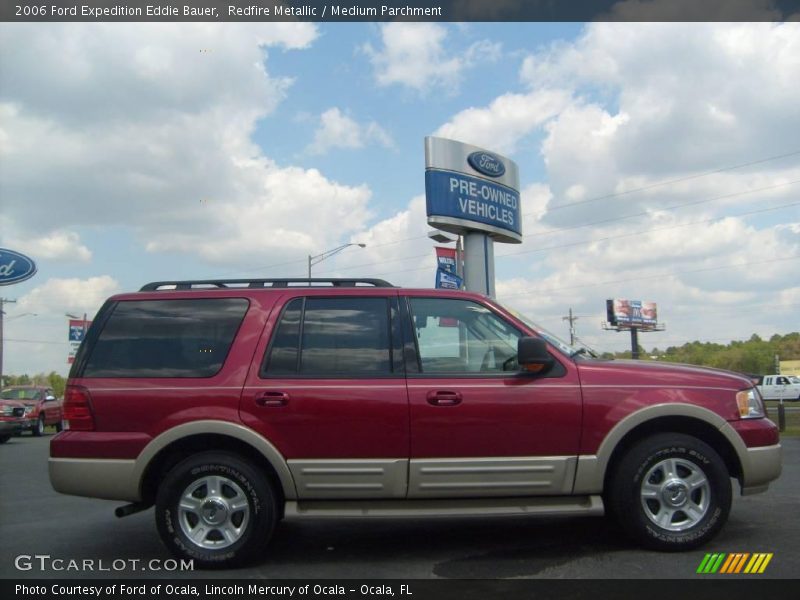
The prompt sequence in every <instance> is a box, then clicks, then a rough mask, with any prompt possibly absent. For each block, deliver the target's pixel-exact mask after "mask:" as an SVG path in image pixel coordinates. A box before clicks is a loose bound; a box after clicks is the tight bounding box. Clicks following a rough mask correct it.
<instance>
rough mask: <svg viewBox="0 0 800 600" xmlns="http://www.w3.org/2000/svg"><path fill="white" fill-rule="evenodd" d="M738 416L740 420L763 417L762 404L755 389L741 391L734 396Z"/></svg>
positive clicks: (759, 395)
mask: <svg viewBox="0 0 800 600" xmlns="http://www.w3.org/2000/svg"><path fill="white" fill-rule="evenodd" d="M736 404H737V405H738V406H739V416H740V417H741V418H742V419H758V418H760V417H763V416H764V403H763V402H762V401H761V394H759V393H758V391H756V389H755V388H751V389H749V390H742V391H741V392H739V393H737V394H736Z"/></svg>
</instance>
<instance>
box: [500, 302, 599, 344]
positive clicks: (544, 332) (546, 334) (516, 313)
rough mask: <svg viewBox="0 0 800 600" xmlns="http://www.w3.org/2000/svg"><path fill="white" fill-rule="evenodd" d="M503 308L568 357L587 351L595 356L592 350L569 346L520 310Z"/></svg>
mask: <svg viewBox="0 0 800 600" xmlns="http://www.w3.org/2000/svg"><path fill="white" fill-rule="evenodd" d="M503 308H505V309H506V310H507V311H508V312H510V313H511V314H512V315H514V316H515V317H517V318H518V319H519V320H520V321H522V322H523V323H525V325H527V326H528V327H530V328H531V329H533V330H534V331H535V332H536V333H538V334H539V335H540V336H542V337H543V338H544V339H545V340H547V342H549V343H550V344H551V345H552V346H555V347H556V348H558V349H559V350H561V352H563V353H564V354H566V355H567V356H570V357H574V356H577V355H578V354H582V353H584V352H586V351H588V353H589V354H591V355H595V352H594V351H592V349H591V348H588V347H582V346H572V345H570V344H568V343H567V342H565V341H564V340H562V339H561V338H560V337H558V336H557V335H556V334H554V333H551V332H550V331H548V330H547V329H545V328H544V327H542V326H541V325H539V324H538V323H536V322H535V321H532V320H531V319H529V318H528V317H526V316H525V315H524V314H522V313H521V312H519V311H518V310H514V309H513V308H511V307H509V306H503Z"/></svg>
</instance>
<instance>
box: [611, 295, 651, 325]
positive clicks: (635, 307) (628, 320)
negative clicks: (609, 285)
mask: <svg viewBox="0 0 800 600" xmlns="http://www.w3.org/2000/svg"><path fill="white" fill-rule="evenodd" d="M606 320H607V321H608V323H609V325H611V326H612V327H639V328H642V329H646V328H648V327H655V326H656V324H657V323H658V307H657V306H656V303H655V302H642V301H641V300H623V299H620V298H613V299H608V300H606Z"/></svg>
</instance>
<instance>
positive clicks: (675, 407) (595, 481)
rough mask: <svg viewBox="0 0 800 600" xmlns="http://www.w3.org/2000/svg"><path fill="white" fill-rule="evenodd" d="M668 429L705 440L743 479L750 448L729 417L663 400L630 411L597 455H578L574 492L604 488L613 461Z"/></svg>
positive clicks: (728, 466)
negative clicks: (747, 447)
mask: <svg viewBox="0 0 800 600" xmlns="http://www.w3.org/2000/svg"><path fill="white" fill-rule="evenodd" d="M667 432H675V433H683V434H686V435H691V436H693V437H696V438H697V439H699V440H701V441H703V442H705V443H706V444H708V445H709V446H711V447H712V448H713V449H714V450H715V451H716V452H717V454H719V455H720V457H721V458H722V460H723V461H724V462H725V466H726V468H727V470H728V473H729V474H730V476H731V477H736V478H737V479H739V480H741V478H742V472H743V467H742V464H743V460H742V459H743V457H744V456H745V454H746V452H747V449H746V447H745V445H744V442H743V441H742V439H741V438H740V437H739V436H738V434H737V433H736V432H735V430H734V429H733V428H732V427H730V425H729V424H728V422H727V421H725V420H724V419H723V418H722V417H720V416H719V415H718V414H717V413H715V412H712V411H710V410H708V409H706V408H702V407H700V406H695V405H685V404H660V405H655V406H650V407H647V408H643V409H641V410H639V411H637V412H635V413H632V414H630V415H628V416H627V417H626V418H625V419H623V420H622V421H620V422H619V423H617V425H616V426H614V428H612V429H611V431H610V432H609V433H608V435H606V437H605V439H604V440H603V442H602V443H601V444H600V447H599V448H598V451H597V454H596V455H595V456H582V457H579V459H578V470H577V473H576V478H575V488H574V493H600V492H602V491H603V490H605V489H606V485H607V484H608V480H609V477H610V476H611V474H612V473H613V472H614V465H615V464H617V462H618V461H619V460H620V458H621V457H622V456H624V455H625V453H626V452H627V451H628V450H629V449H630V448H631V447H632V446H634V445H635V444H636V443H638V442H639V441H641V440H643V439H645V438H646V437H648V436H650V435H653V434H656V433H667Z"/></svg>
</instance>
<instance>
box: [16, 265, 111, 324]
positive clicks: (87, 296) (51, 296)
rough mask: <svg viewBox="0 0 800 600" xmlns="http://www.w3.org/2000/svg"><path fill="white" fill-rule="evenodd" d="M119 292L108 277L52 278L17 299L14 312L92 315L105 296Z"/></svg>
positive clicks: (51, 314)
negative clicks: (16, 310)
mask: <svg viewBox="0 0 800 600" xmlns="http://www.w3.org/2000/svg"><path fill="white" fill-rule="evenodd" d="M119 291H120V288H119V283H117V281H116V280H115V279H114V278H113V277H111V276H109V275H102V276H99V277H89V278H88V279H78V278H69V279H58V278H52V279H48V280H47V281H45V282H44V283H43V284H42V285H39V286H37V287H35V288H33V289H32V290H31V291H30V292H28V293H27V294H25V295H24V296H22V297H21V298H19V299H18V300H17V309H18V311H19V312H23V311H28V312H33V313H36V314H37V315H42V316H44V317H46V316H53V315H55V316H61V314H62V313H73V314H78V313H84V312H86V313H87V314H88V315H89V316H92V315H94V313H96V312H97V311H98V310H99V308H100V306H101V305H102V304H103V302H105V301H106V299H107V298H108V297H109V296H112V295H113V294H116V293H118V292H119Z"/></svg>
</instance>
